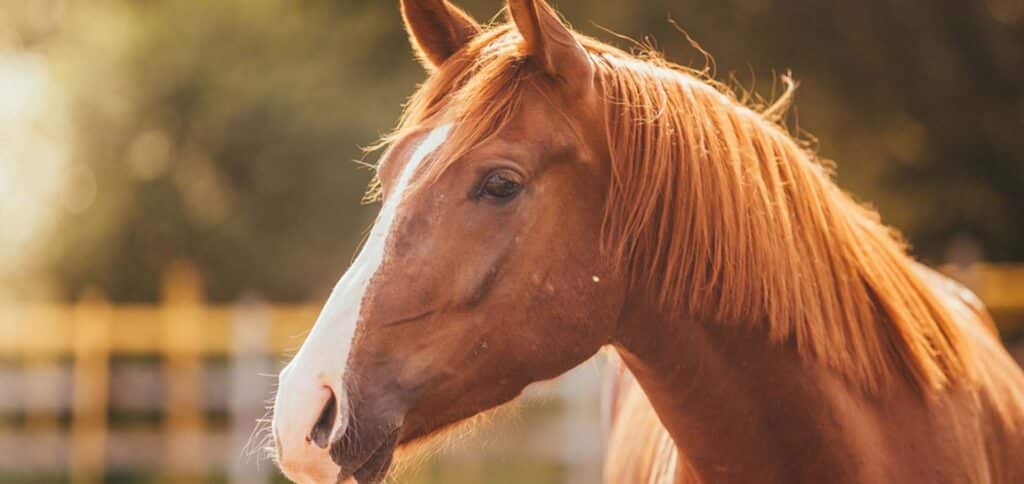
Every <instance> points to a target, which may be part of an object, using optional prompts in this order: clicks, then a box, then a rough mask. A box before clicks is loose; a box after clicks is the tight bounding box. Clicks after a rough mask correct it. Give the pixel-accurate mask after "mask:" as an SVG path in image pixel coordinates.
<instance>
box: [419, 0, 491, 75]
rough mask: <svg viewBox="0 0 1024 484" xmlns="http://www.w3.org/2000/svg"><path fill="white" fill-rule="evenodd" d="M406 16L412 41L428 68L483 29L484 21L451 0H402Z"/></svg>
mask: <svg viewBox="0 0 1024 484" xmlns="http://www.w3.org/2000/svg"><path fill="white" fill-rule="evenodd" d="M402 18H403V19H404V20H405V28H406V30H408V31H409V41H410V42H411V43H412V47H413V49H415V50H416V55H417V57H419V58H420V61H421V62H422V63H423V66H424V67H426V68H427V69H428V70H433V69H434V68H436V67H437V66H439V65H441V64H442V63H443V62H444V61H445V60H447V59H448V58H449V57H451V56H452V54H454V53H456V52H458V50H459V49H461V48H462V47H463V46H464V45H466V43H467V42H469V40H470V39H472V38H473V36H475V35H476V34H478V33H480V24H478V23H476V20H473V17H470V16H469V14H467V13H466V12H463V11H462V10H459V8H458V7H456V6H454V5H452V4H450V3H448V1H447V0H402Z"/></svg>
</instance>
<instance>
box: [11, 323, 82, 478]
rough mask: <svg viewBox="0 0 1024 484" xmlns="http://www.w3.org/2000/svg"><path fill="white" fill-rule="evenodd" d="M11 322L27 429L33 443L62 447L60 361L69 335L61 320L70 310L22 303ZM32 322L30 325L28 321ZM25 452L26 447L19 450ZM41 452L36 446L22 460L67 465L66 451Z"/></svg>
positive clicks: (49, 464) (20, 395) (20, 394)
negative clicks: (16, 349) (18, 349)
mask: <svg viewBox="0 0 1024 484" xmlns="http://www.w3.org/2000/svg"><path fill="white" fill-rule="evenodd" d="M15 313H16V314H15V315H14V318H15V319H14V320H13V321H12V323H13V324H14V326H13V327H12V328H11V329H12V330H13V335H14V339H13V340H14V341H15V342H18V346H19V347H20V350H21V354H22V357H21V360H22V374H21V378H20V380H21V382H20V383H21V388H20V389H19V390H18V393H19V394H18V395H11V397H21V400H22V405H23V408H24V409H25V431H26V432H27V433H28V434H30V435H32V436H33V442H32V444H35V445H42V446H46V445H49V446H52V447H51V448H55V449H60V447H59V445H57V444H59V439H60V425H59V422H58V419H57V416H58V415H60V412H61V410H63V409H64V408H65V407H64V405H65V403H66V401H64V400H62V394H61V388H60V387H61V383H62V379H61V376H62V374H63V373H62V372H63V370H64V368H63V366H62V365H61V363H60V357H61V350H62V348H63V346H64V343H65V342H67V341H68V340H67V338H69V337H70V335H68V334H65V333H64V332H62V331H61V323H62V322H64V321H65V320H66V319H68V316H69V314H70V311H68V310H67V309H65V308H60V307H57V306H53V305H48V304H41V305H30V306H23V307H22V308H21V311H20V313H19V312H17V311H16V312H15ZM28 321H31V324H28V323H27V322H28ZM20 450H22V451H24V449H20ZM55 454H58V455H56V456H55V455H45V454H41V453H39V452H38V451H36V450H35V449H30V450H28V451H27V452H23V453H22V455H21V456H20V459H23V460H24V462H25V463H26V465H29V466H32V467H37V466H43V467H44V468H45V467H47V466H54V465H57V466H60V465H64V459H65V458H66V457H67V455H66V454H63V453H61V452H59V451H58V452H55Z"/></svg>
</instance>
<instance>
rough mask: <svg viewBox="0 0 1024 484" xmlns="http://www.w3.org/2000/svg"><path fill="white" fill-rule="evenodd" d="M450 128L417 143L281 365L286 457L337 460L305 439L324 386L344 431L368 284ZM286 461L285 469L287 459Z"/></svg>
mask: <svg viewBox="0 0 1024 484" xmlns="http://www.w3.org/2000/svg"><path fill="white" fill-rule="evenodd" d="M450 128H451V125H450V124H446V125H443V126H441V127H438V128H436V129H434V130H433V131H431V132H430V133H428V134H427V136H426V137H425V138H423V140H422V141H421V142H420V144H419V146H417V148H416V150H415V151H414V152H413V154H412V156H411V157H410V158H409V161H408V162H407V163H406V165H405V167H404V168H402V173H401V175H400V176H399V178H398V182H397V183H396V184H395V186H394V189H393V190H392V193H391V196H389V197H388V198H387V200H385V201H384V205H383V207H381V210H380V213H378V214H377V220H376V221H375V222H374V225H373V229H371V231H370V235H369V237H367V239H366V244H365V245H364V246H363V248H362V250H361V251H360V252H359V256H358V257H356V260H355V261H354V262H353V263H352V265H351V266H350V267H349V268H348V270H347V271H345V275H343V276H342V277H341V280H340V281H338V284H337V285H336V286H334V290H333V291H331V296H330V297H329V298H328V299H327V303H326V304H325V305H324V307H323V309H322V310H321V311H320V316H319V317H318V318H317V320H316V324H315V325H313V330H312V331H311V332H310V334H309V336H307V337H306V341H305V343H303V344H302V348H300V349H299V352H298V354H296V355H295V358H293V359H292V361H291V363H289V364H288V366H287V367H285V369H284V370H282V371H281V375H280V381H279V385H278V392H277V397H276V399H275V402H274V419H273V427H274V432H275V435H277V438H278V440H279V442H280V446H281V447H282V448H281V449H278V453H279V454H280V455H281V456H282V460H283V461H287V460H290V459H295V460H300V459H302V458H301V457H300V456H299V455H298V454H300V453H301V454H302V455H307V454H309V456H310V458H313V457H315V458H318V459H321V460H322V459H327V462H328V463H330V464H331V465H333V462H330V459H329V457H328V456H327V451H326V450H325V449H319V448H316V447H313V446H312V444H310V443H309V442H308V441H307V440H306V436H308V435H309V432H310V430H312V428H313V425H314V423H315V422H316V420H317V418H318V417H319V416H320V412H321V410H323V407H324V405H325V404H326V402H327V400H328V398H329V397H330V394H329V392H328V391H327V390H326V388H325V387H329V388H331V389H332V390H333V391H334V394H335V395H336V396H337V399H338V407H339V408H338V413H337V420H336V421H335V425H334V428H335V430H334V432H335V434H336V435H341V434H343V433H344V431H345V426H346V425H347V424H348V399H347V395H346V393H345V389H344V386H343V384H342V376H343V375H344V372H345V366H346V362H347V361H348V355H349V351H350V349H351V346H352V337H353V335H354V334H355V329H356V323H358V321H359V314H360V310H361V305H362V301H363V298H364V296H365V294H366V288H367V286H368V285H369V283H370V280H371V279H372V278H373V276H374V275H375V274H376V273H377V271H378V270H379V268H380V265H381V263H382V262H383V260H384V249H385V246H386V244H387V241H388V236H389V234H390V233H391V228H392V227H391V226H392V224H393V223H394V221H395V215H396V213H397V211H398V206H399V205H400V204H401V202H402V198H403V196H404V192H405V190H406V188H407V187H408V186H409V182H410V181H411V180H412V177H413V175H414V174H415V173H416V170H417V169H418V168H419V166H420V165H421V164H422V162H423V160H424V159H426V158H427V156H428V155H430V153H432V152H434V151H435V150H436V149H437V148H438V147H440V146H441V143H443V142H444V140H445V139H446V138H447V137H448V132H449V130H450ZM302 449H307V451H302ZM281 464H282V468H283V469H285V468H286V467H287V465H288V462H282V463H281ZM296 464H298V465H297V467H298V469H313V468H320V467H321V466H323V464H322V463H316V464H314V463H313V462H306V463H305V464H301V463H298V462H296ZM285 470H286V471H287V469H285ZM335 470H336V468H335Z"/></svg>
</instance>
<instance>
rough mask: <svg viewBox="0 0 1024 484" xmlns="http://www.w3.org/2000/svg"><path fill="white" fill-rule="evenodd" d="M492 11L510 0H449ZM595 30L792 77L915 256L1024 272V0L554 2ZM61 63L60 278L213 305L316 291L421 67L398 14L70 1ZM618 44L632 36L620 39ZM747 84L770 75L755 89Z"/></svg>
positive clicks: (365, 219) (317, 3)
mask: <svg viewBox="0 0 1024 484" xmlns="http://www.w3.org/2000/svg"><path fill="white" fill-rule="evenodd" d="M459 3H460V4H462V5H465V6H466V7H467V9H468V10H469V11H470V12H472V13H474V14H475V15H476V16H477V18H480V19H488V18H491V16H492V15H493V14H494V12H495V11H497V9H498V7H499V2H498V1H497V0H488V1H481V0H475V1H465V2H459ZM556 3H557V5H558V7H559V8H560V9H561V10H562V12H563V13H564V14H565V16H566V18H568V19H570V20H571V21H573V22H574V23H575V24H576V27H577V28H578V29H579V30H581V31H583V32H585V33H587V34H590V35H593V36H595V37H598V38H601V39H603V40H606V41H611V42H612V43H615V44H619V45H625V44H626V43H625V42H624V41H622V40H619V39H616V38H615V37H614V36H613V35H611V34H610V33H608V32H607V31H605V30H604V29H603V28H604V27H607V28H608V29H611V30H614V31H615V32H619V33H622V34H625V35H628V36H631V37H633V38H636V39H641V40H648V39H649V41H650V42H651V43H653V44H655V45H656V46H657V47H658V48H659V49H660V50H662V51H663V52H665V54H666V57H668V58H669V59H672V60H675V61H677V62H680V63H682V64H688V65H693V66H697V67H700V66H702V65H703V63H704V58H703V56H702V55H701V53H700V52H699V51H697V50H696V49H694V48H693V47H691V46H690V45H689V43H688V42H687V40H686V38H685V36H683V35H681V34H680V33H679V32H677V31H676V30H675V27H673V25H672V24H671V23H670V22H669V21H668V19H669V18H671V19H675V21H677V22H678V23H679V24H680V25H681V26H682V27H683V28H684V29H686V31H687V32H688V33H689V35H690V36H691V37H692V38H694V39H696V40H697V41H699V42H700V44H701V45H702V46H703V47H704V48H705V49H706V50H707V51H709V52H711V53H712V54H713V55H714V57H715V60H716V66H717V77H718V78H720V79H728V78H729V77H734V78H736V79H738V81H737V82H738V83H739V84H740V85H743V86H746V87H747V88H751V87H752V88H753V89H754V90H755V91H756V92H758V93H760V94H761V95H763V96H765V97H770V96H771V94H772V85H773V79H774V78H775V75H774V73H775V72H776V71H777V70H778V71H781V70H785V69H792V70H793V71H794V74H795V76H796V78H797V79H798V80H799V81H800V82H801V88H800V91H799V92H798V97H797V110H796V111H795V113H794V115H793V116H791V118H790V123H791V124H792V125H793V126H794V127H797V126H798V127H799V128H801V129H806V130H807V131H809V132H811V133H814V134H815V135H816V136H817V137H818V139H819V140H820V145H819V152H820V153H821V154H822V156H824V157H826V158H832V159H835V160H837V162H838V173H839V177H840V182H841V184H842V185H843V186H844V187H846V188H848V189H850V190H851V191H853V192H854V193H856V194H858V196H860V198H862V199H864V200H868V201H871V202H872V203H874V204H876V205H877V206H878V207H879V208H880V210H881V211H882V213H883V216H884V218H885V219H886V220H887V221H889V222H890V223H892V224H894V225H896V226H897V227H899V228H901V229H902V230H904V231H905V232H906V233H907V235H908V236H909V238H910V240H911V241H912V242H913V244H914V245H915V247H916V252H917V253H918V254H919V255H921V256H922V257H925V258H926V259H928V260H931V261H937V260H939V259H941V257H942V254H943V252H944V250H945V248H946V246H947V244H949V242H950V241H951V240H953V239H954V238H958V237H959V239H958V240H962V239H963V237H965V236H967V237H971V238H973V239H975V240H976V241H977V242H978V243H979V244H980V245H981V247H982V249H983V251H984V254H985V256H987V257H988V258H992V259H996V260H1009V259H1014V260H1021V259H1024V223H1022V221H1024V188H1022V187H1024V137H1022V136H1021V132H1022V129H1021V128H1022V127H1024V49H1022V48H1021V46H1022V45H1024V18H1022V17H1024V7H1021V3H1020V2H1019V1H1015V0H986V1H985V2H930V1H924V0H866V1H864V2H857V3H849V2H843V1H840V0H830V1H819V0H785V1H783V0H728V1H713V0H687V1H685V2H683V1H678V0H672V1H669V0H650V1H646V2H643V5H642V6H641V5H638V3H639V2H625V1H619V2H587V1H584V0H561V1H559V2H556ZM60 39H61V40H60V42H59V43H58V45H57V46H55V47H53V49H52V52H51V57H52V59H54V62H55V65H56V66H57V72H58V73H59V77H60V79H61V81H62V82H63V85H64V86H66V88H67V89H68V90H69V92H70V96H71V99H73V103H72V108H73V115H74V120H75V125H76V126H77V130H76V144H75V153H74V159H75V163H76V164H79V165H81V166H83V167H85V168H86V169H87V173H91V174H92V176H93V177H94V179H95V180H97V183H98V187H97V194H96V196H95V200H94V201H93V202H92V203H91V204H90V205H89V206H88V207H86V208H84V209H82V210H79V211H76V212H74V213H70V212H69V213H67V214H66V215H65V216H64V217H63V219H62V221H61V224H62V225H61V226H62V230H61V231H60V233H59V238H57V239H56V240H54V242H53V253H54V254H55V255H54V257H53V263H52V267H53V271H54V273H55V274H56V275H57V277H59V279H60V280H61V281H62V283H63V284H64V285H65V286H66V287H67V288H68V290H69V293H75V292H77V291H78V290H79V289H80V288H81V287H84V286H85V285H88V284H100V285H102V286H104V288H105V290H106V291H107V292H108V293H109V294H111V295H112V296H113V297H115V298H117V299H121V300H151V299H154V298H155V297H156V296H157V295H156V291H157V287H158V278H159V273H160V272H161V271H162V269H163V268H164V267H165V266H166V265H167V264H168V263H169V262H170V261H172V260H174V259H178V258H189V259H193V260H195V261H196V262H197V263H198V264H199V266H200V267H201V269H202V271H203V273H204V276H205V278H206V280H207V285H208V287H209V288H210V291H211V294H212V296H213V297H214V298H216V299H232V298H235V297H237V296H238V294H239V293H240V292H242V291H245V290H256V291H258V292H260V293H262V294H263V295H264V296H267V297H271V298H273V299H279V300H294V299H304V298H308V297H318V296H322V295H324V294H325V293H326V292H327V291H328V290H329V288H330V286H331V285H332V284H333V282H334V281H335V280H336V278H337V277H338V275H339V274H340V273H341V272H342V271H343V269H344V267H345V266H346V264H347V262H348V261H349V260H350V258H351V255H352V254H353V251H354V249H355V247H356V245H357V244H358V242H359V240H360V238H361V236H362V234H363V229H364V228H365V227H366V226H367V224H368V223H369V221H370V218H371V217H372V215H373V213H374V212H375V210H376V208H375V207H369V208H363V207H360V205H359V203H358V201H359V198H360V196H361V194H362V191H363V188H364V186H365V184H366V182H367V181H368V180H369V177H370V173H369V172H368V171H366V170H363V169H360V168H359V167H358V166H357V165H356V164H354V163H351V162H350V161H351V160H353V159H357V158H361V157H362V154H361V152H360V150H359V146H361V145H365V144H368V143H370V142H372V141H373V140H374V139H375V138H376V137H377V136H379V135H380V134H381V133H383V132H385V131H386V130H387V129H389V128H390V126H391V125H392V123H393V122H394V120H395V119H396V118H397V115H398V112H399V109H400V105H401V102H402V100H403V99H404V98H405V96H407V95H408V94H409V93H411V92H412V90H413V88H414V86H415V84H416V83H417V82H419V81H421V80H422V79H423V77H424V74H423V72H422V70H421V69H420V68H419V66H418V65H416V63H415V62H414V61H413V60H412V56H411V55H410V52H409V49H408V46H407V44H406V41H405V34H404V32H403V30H402V27H401V22H400V17H399V15H398V12H397V1H374V2H367V1H355V0H304V1H295V0H290V1H285V0H225V1H220V2H179V1H171V0H162V1H152V2H130V1H128V0H104V1H101V2H90V3H89V5H88V6H85V5H82V4H79V3H76V4H69V6H68V12H67V15H66V19H65V22H64V26H63V31H62V34H61V36H60ZM627 47H628V45H627ZM755 81H757V82H755Z"/></svg>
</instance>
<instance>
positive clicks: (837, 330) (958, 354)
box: [273, 0, 1024, 483]
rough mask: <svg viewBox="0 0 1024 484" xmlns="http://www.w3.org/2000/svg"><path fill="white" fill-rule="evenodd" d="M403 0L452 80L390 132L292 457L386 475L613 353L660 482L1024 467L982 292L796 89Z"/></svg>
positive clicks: (315, 478)
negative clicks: (961, 285) (922, 262)
mask: <svg viewBox="0 0 1024 484" xmlns="http://www.w3.org/2000/svg"><path fill="white" fill-rule="evenodd" d="M402 7H403V8H402V12H403V16H404V18H405V23H406V27H407V30H408V31H409V34H410V38H411V40H412V44H413V46H414V48H415V50H416V52H417V55H418V56H419V58H420V59H421V60H422V62H423V64H424V65H425V66H426V68H427V70H428V71H429V72H430V76H429V78H428V79H427V81H426V82H425V83H424V84H423V85H422V86H421V88H420V89H419V90H418V91H417V92H416V93H415V94H414V95H413V96H412V98H411V99H410V101H409V103H408V105H407V108H406V110H405V112H404V114H403V117H402V119H401V121H400V123H399V126H398V128H397V129H396V130H395V131H394V133H393V134H392V135H391V136H389V137H388V138H387V139H386V140H385V142H384V143H385V144H386V145H387V147H388V149H387V151H386V153H385V154H384V156H383V157H382V159H381V162H380V164H379V165H378V167H377V179H378V180H379V186H378V187H377V188H378V193H379V197H380V199H381V200H382V201H383V204H382V207H381V211H380V214H379V215H378V217H377V220H376V222H375V223H374V226H373V228H372V230H371V232H370V234H369V237H368V239H367V242H366V244H365V246H364V247H363V248H362V250H361V251H360V253H359V255H358V257H357V258H356V260H355V261H354V262H353V264H352V266H351V267H350V268H349V269H348V271H347V272H346V273H345V275H344V276H343V277H342V278H341V280H340V281H339V282H338V284H337V286H336V287H335V289H334V291H333V292H332V294H331V296H330V298H329V299H328V301H327V303H326V305H325V306H324V308H323V311H322V312H321V314H320V316H319V318H318V319H317V321H316V324H315V326H314V328H313V330H312V332H311V333H310V334H309V336H308V337H307V339H306V341H305V343H304V344H303V346H302V348H301V349H300V351H299V352H298V354H297V355H296V356H295V358H294V359H293V360H292V361H291V363H289V365H288V366H287V367H286V368H285V369H284V370H283V371H282V373H281V376H280V385H279V390H278V394H277V398H276V405H275V410H274V417H273V433H274V437H275V443H276V446H275V447H276V453H277V459H278V461H279V463H280V466H281V468H282V470H283V471H284V472H285V474H286V475H287V476H288V477H290V478H292V479H294V480H296V481H300V482H335V481H341V480H345V479H349V478H354V479H355V480H357V481H358V482H360V483H376V482H381V481H382V480H383V479H384V478H385V477H386V476H387V474H388V472H389V470H390V468H391V464H392V459H393V456H394V454H395V452H396V450H397V449H399V448H402V447H405V446H408V445H410V444H413V443H416V442H419V441H423V440H425V439H427V438H429V437H431V436H434V435H437V434H439V433H441V432H442V431H444V430H445V429H448V428H450V427H451V426H453V425H455V424H457V423H459V422H461V421H464V420H466V419H467V418H469V417H472V416H473V415H476V414H478V413H481V412H485V411H487V410H489V409H492V408H494V407H496V406H499V405H501V404H503V403H505V402H508V401H510V400H512V399H514V398H515V397H516V396H517V395H519V393H520V392H521V391H522V390H523V388H524V387H525V386H527V385H528V384H530V383H532V382H536V381H539V380H545V379H549V378H552V377H555V376H557V375H559V374H561V373H563V372H565V371H567V370H568V369H570V368H572V367H574V366H576V365H577V364H579V363H580V362H582V361H584V360H586V359H587V358H589V357H590V356H591V355H593V354H594V353H595V352H597V351H598V350H599V349H601V348H602V347H606V346H610V347H612V348H614V350H615V351H616V352H617V353H618V354H619V355H621V357H622V360H623V362H624V364H625V365H626V367H628V369H629V370H630V372H631V374H632V375H635V378H636V383H630V384H628V385H627V388H626V389H627V390H629V391H630V392H631V393H630V394H631V395H632V396H631V397H629V398H628V399H626V400H624V402H625V404H623V405H619V406H617V408H618V414H617V415H616V416H615V419H614V420H615V422H616V425H620V423H621V422H633V423H632V424H630V425H631V426H632V425H635V426H636V427H637V432H636V433H635V434H634V435H629V432H625V433H623V432H613V433H612V437H613V441H612V450H613V453H612V454H611V456H610V458H611V459H613V460H614V459H626V460H627V461H626V462H622V463H621V464H623V465H625V466H631V465H635V466H637V468H639V469H640V470H641V471H643V472H646V473H647V474H648V476H647V477H650V475H652V473H655V472H656V474H657V476H656V478H657V479H659V481H657V482H684V481H687V480H698V481H705V482H787V483H788V482H1024V459H1022V458H1021V456H1022V455H1024V375H1022V373H1021V370H1020V368H1019V367H1017V365H1016V364H1015V363H1014V362H1013V361H1012V360H1011V359H1010V357H1009V356H1008V354H1007V353H1006V351H1005V350H1004V348H1003V347H1002V346H1001V344H1000V343H999V340H998V337H997V336H996V335H995V334H994V332H993V331H992V330H991V326H989V325H987V323H985V316H984V312H983V310H981V309H979V306H978V305H977V304H976V303H975V302H974V300H973V299H972V296H971V295H969V294H967V293H964V292H963V291H960V290H959V289H956V288H952V286H949V285H948V284H947V281H946V280H945V279H942V278H941V277H938V276H935V275H933V274H931V273H930V272H928V271H927V270H925V269H923V268H921V267H920V266H919V265H917V264H916V263H915V262H914V261H913V260H912V259H911V258H910V257H909V256H908V255H907V253H906V250H905V248H904V246H903V244H902V243H901V242H900V240H899V238H898V236H897V235H896V234H894V232H893V231H892V230H890V229H889V228H888V227H886V226H885V225H883V224H882V223H881V222H880V221H879V219H878V216H877V214H876V213H875V212H874V211H872V210H870V209H868V208H865V207H863V206H861V205H859V204H857V203H856V202H854V201H853V199H852V198H851V197H850V196H848V195H847V194H845V193H844V192H843V191H841V190H840V189H839V188H838V187H837V186H836V185H835V184H834V183H833V181H832V179H831V177H830V173H829V172H828V171H827V170H826V168H825V167H824V165H823V164H822V163H819V161H818V160H817V159H816V158H815V156H814V155H813V154H812V153H809V152H808V151H806V150H805V149H803V148H802V147H801V145H800V144H799V143H798V142H797V141H795V140H794V139H793V138H792V137H791V136H790V135H789V134H788V133H787V132H786V130H785V129H783V128H782V127H780V126H779V125H778V124H776V123H775V122H774V118H775V114H776V113H777V111H778V109H776V108H775V107H773V108H770V109H768V110H767V111H763V110H760V111H759V110H755V109H752V108H750V107H747V106H744V105H743V104H741V103H740V102H738V101H737V100H736V98H735V96H733V95H731V94H730V93H729V92H728V91H727V90H726V89H724V88H722V87H720V86H718V85H717V84H715V83H713V82H710V81H709V80H707V79H705V78H703V77H702V75H701V74H700V73H697V72H693V71H690V70H687V69H685V68H682V67H679V66H675V65H672V64H670V63H668V62H666V61H664V60H662V59H661V58H659V57H658V56H656V55H641V56H636V55H632V54H628V53H625V52H622V51H620V50H617V49H615V48H612V47H610V46H607V45H605V44H602V43H600V42H598V41H595V40H593V39H590V38H587V37H584V36H582V35H579V34H577V33H575V32H573V31H571V30H570V29H568V28H567V27H566V26H565V25H564V24H563V23H562V22H561V21H560V20H559V18H558V16H557V14H556V13H555V12H554V11H553V10H552V9H551V7H550V6H548V5H547V4H546V3H545V2H544V1H543V0H511V1H509V3H508V13H509V16H510V19H511V21H510V22H509V23H504V24H496V25H492V26H481V25H479V24H478V23H476V22H475V21H474V20H473V19H472V18H471V17H470V16H468V15H467V14H466V13H464V12H463V11H461V10H459V9H458V8H456V7H454V6H453V5H451V4H450V3H448V2H447V1H444V0H405V1H403V2H402ZM630 385H633V386H634V387H635V388H633V387H630ZM630 388H632V389H631V390H630ZM640 389H642V392H640V391H639V390H640ZM628 439H639V440H640V441H642V442H648V443H651V442H655V444H652V445H657V446H658V450H657V452H655V453H653V454H651V455H650V456H649V458H647V457H643V456H642V455H641V454H639V453H637V452H621V450H622V449H623V448H624V447H623V445H627V444H624V442H627V441H628ZM640 444H641V442H635V443H634V444H628V445H631V446H634V450H635V446H637V445H640ZM666 459H667V460H666ZM646 461H650V462H651V463H650V464H646V463H644V462H646ZM619 470H622V469H619ZM615 472H618V471H617V470H616V469H611V470H610V471H609V473H608V474H609V476H612V475H613V474H614V473H615ZM615 475H619V476H625V475H627V474H615ZM636 475H637V476H638V475H640V474H636ZM609 478H611V477H609ZM618 479H619V481H618V482H621V480H622V479H633V478H631V477H619V478H618ZM636 479H642V478H641V477H636ZM636 482H645V481H642V480H637V481H636ZM647 482H650V481H647Z"/></svg>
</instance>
